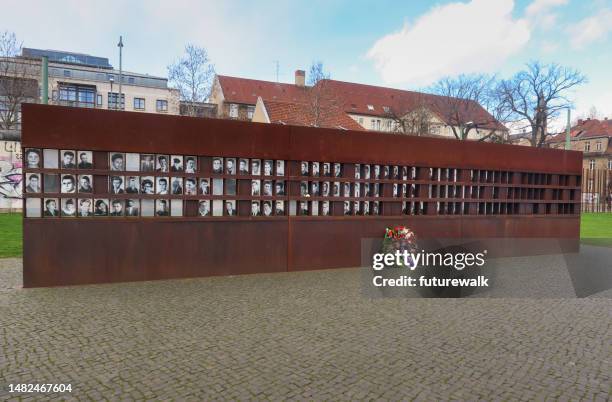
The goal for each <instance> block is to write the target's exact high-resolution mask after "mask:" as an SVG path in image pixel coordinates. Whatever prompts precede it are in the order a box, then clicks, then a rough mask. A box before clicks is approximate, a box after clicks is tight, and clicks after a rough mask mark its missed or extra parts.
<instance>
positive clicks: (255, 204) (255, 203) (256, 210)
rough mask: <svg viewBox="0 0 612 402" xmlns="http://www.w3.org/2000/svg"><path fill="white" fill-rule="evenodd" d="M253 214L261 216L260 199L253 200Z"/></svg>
mask: <svg viewBox="0 0 612 402" xmlns="http://www.w3.org/2000/svg"><path fill="white" fill-rule="evenodd" d="M251 216H261V211H260V209H259V201H251Z"/></svg>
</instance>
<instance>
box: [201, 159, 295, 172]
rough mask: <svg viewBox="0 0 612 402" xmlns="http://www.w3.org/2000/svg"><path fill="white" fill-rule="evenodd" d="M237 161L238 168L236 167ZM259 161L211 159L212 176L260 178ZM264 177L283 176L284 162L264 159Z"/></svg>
mask: <svg viewBox="0 0 612 402" xmlns="http://www.w3.org/2000/svg"><path fill="white" fill-rule="evenodd" d="M236 160H238V166H236ZM261 165H262V162H261V159H248V158H222V157H220V156H217V157H214V158H213V159H212V172H213V173H214V174H229V175H235V174H241V175H252V176H260V175H261V174H262V168H261ZM263 175H264V176H284V175H285V161H284V160H272V159H264V161H263Z"/></svg>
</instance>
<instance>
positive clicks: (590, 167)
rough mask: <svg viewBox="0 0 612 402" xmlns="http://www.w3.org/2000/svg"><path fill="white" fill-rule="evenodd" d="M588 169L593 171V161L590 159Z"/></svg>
mask: <svg viewBox="0 0 612 402" xmlns="http://www.w3.org/2000/svg"><path fill="white" fill-rule="evenodd" d="M589 169H591V170H593V169H595V159H591V160H590V161H589Z"/></svg>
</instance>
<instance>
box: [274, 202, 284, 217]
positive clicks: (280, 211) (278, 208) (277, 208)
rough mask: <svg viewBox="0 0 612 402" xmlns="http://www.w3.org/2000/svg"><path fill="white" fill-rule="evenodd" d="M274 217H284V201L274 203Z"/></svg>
mask: <svg viewBox="0 0 612 402" xmlns="http://www.w3.org/2000/svg"><path fill="white" fill-rule="evenodd" d="M274 215H277V216H281V215H285V201H281V200H277V201H274Z"/></svg>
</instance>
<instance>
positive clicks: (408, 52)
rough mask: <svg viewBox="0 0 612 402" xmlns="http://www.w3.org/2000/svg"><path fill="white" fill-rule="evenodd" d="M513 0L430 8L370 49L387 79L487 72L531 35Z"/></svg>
mask: <svg viewBox="0 0 612 402" xmlns="http://www.w3.org/2000/svg"><path fill="white" fill-rule="evenodd" d="M513 8H514V2H513V1H512V0H472V1H470V2H469V3H451V4H447V5H444V6H438V7H435V8H433V9H432V10H431V11H430V12H428V13H427V14H425V15H423V16H421V17H420V18H418V19H417V20H416V21H415V22H414V23H413V24H412V25H410V24H406V25H405V26H404V27H403V28H402V29H401V30H400V31H398V32H395V33H392V34H389V35H387V36H384V37H383V38H381V39H379V40H378V41H377V42H376V43H375V44H374V46H373V47H372V48H371V49H370V50H369V51H368V54H367V55H368V57H369V58H370V59H373V60H374V61H375V66H376V69H377V70H378V72H379V73H380V74H381V75H382V78H383V80H384V81H385V82H387V83H390V84H399V83H402V84H412V85H427V84H430V83H432V82H433V81H435V80H437V79H439V78H441V77H443V76H446V75H454V74H459V73H476V72H491V71H494V70H496V69H497V68H498V67H500V66H501V65H502V64H503V63H504V61H506V60H507V59H508V58H509V57H510V56H512V55H514V54H516V53H517V52H518V51H520V50H521V49H522V48H523V47H524V46H525V44H526V43H527V42H528V41H529V37H530V30H529V26H528V24H527V21H526V20H525V19H513V17H512V10H513Z"/></svg>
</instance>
